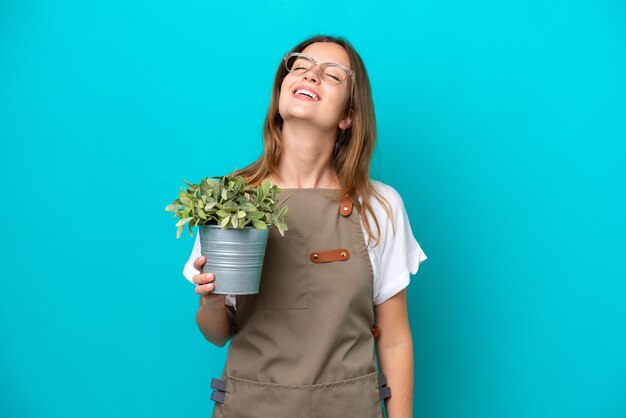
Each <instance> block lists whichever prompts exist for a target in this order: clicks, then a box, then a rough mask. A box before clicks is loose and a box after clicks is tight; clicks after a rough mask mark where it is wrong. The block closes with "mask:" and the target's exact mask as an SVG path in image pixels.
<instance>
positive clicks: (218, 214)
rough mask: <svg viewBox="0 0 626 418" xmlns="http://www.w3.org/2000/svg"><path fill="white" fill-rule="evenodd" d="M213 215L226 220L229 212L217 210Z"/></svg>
mask: <svg viewBox="0 0 626 418" xmlns="http://www.w3.org/2000/svg"><path fill="white" fill-rule="evenodd" d="M215 214H216V215H217V216H219V217H220V218H226V217H228V216H230V212H227V211H225V210H223V209H220V210H218V211H217V212H215Z"/></svg>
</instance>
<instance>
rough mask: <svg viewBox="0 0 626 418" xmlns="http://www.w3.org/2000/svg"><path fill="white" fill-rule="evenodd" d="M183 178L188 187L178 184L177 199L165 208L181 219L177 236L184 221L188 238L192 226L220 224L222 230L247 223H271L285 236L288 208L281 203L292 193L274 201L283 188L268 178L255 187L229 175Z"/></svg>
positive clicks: (259, 225)
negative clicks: (196, 181)
mask: <svg viewBox="0 0 626 418" xmlns="http://www.w3.org/2000/svg"><path fill="white" fill-rule="evenodd" d="M215 179H219V181H218V180H215ZM183 181H184V182H185V184H187V186H189V188H188V189H185V188H183V187H182V186H181V188H180V189H181V191H180V192H179V193H178V199H176V200H174V202H173V203H171V204H169V205H167V206H166V207H165V210H166V211H168V212H174V217H178V218H180V220H179V221H178V222H177V223H176V226H177V227H178V230H177V231H176V238H179V237H180V235H181V233H182V232H183V229H184V227H185V224H187V226H188V228H189V236H190V237H193V233H192V227H195V226H198V225H219V226H221V227H222V229H223V228H239V229H243V228H245V227H246V226H247V225H249V224H250V225H251V226H253V227H254V228H256V229H267V227H268V226H270V225H274V226H275V227H276V228H277V229H278V232H279V233H280V235H282V236H284V235H285V231H286V230H287V224H286V223H285V216H286V215H287V209H288V207H287V206H286V205H284V203H285V202H286V201H287V199H289V197H291V195H290V196H287V198H286V199H284V200H282V201H281V202H279V201H277V200H276V195H277V194H278V193H279V192H281V191H282V190H281V189H279V188H278V186H276V185H274V186H271V187H270V182H269V180H264V181H263V182H262V183H261V184H259V185H256V186H252V185H248V184H247V183H246V181H245V180H244V179H243V177H231V176H223V177H219V176H214V177H211V178H209V177H205V178H204V179H202V181H200V184H192V183H189V182H188V181H187V180H183Z"/></svg>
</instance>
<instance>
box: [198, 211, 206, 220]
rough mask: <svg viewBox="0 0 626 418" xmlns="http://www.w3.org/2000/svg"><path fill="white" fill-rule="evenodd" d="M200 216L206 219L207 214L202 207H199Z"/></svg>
mask: <svg viewBox="0 0 626 418" xmlns="http://www.w3.org/2000/svg"><path fill="white" fill-rule="evenodd" d="M198 216H199V217H201V218H202V219H206V214H205V213H204V212H203V211H202V209H198Z"/></svg>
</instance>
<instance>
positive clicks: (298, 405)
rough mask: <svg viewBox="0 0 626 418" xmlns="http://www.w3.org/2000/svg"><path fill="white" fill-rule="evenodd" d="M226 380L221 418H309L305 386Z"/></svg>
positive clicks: (236, 379)
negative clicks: (222, 417)
mask: <svg viewBox="0 0 626 418" xmlns="http://www.w3.org/2000/svg"><path fill="white" fill-rule="evenodd" d="M227 380H228V387H227V388H226V402H225V403H224V405H222V406H223V407H224V408H225V413H224V415H223V416H224V417H228V418H259V417H267V418H294V417H298V418H311V413H310V410H309V406H310V404H311V392H310V389H309V388H310V387H308V386H285V385H277V384H272V383H261V382H255V381H251V380H245V379H238V378H232V377H228V378H227ZM218 416H220V417H221V416H222V415H218ZM348 416H350V415H348ZM342 418H345V416H344V417H342Z"/></svg>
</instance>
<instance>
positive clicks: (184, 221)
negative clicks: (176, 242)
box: [176, 217, 193, 226]
mask: <svg viewBox="0 0 626 418" xmlns="http://www.w3.org/2000/svg"><path fill="white" fill-rule="evenodd" d="M192 219H193V218H191V217H189V218H183V219H181V220H180V221H178V222H176V226H183V225H185V224H186V223H187V222H189V221H190V220H192Z"/></svg>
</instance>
